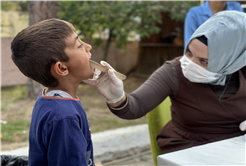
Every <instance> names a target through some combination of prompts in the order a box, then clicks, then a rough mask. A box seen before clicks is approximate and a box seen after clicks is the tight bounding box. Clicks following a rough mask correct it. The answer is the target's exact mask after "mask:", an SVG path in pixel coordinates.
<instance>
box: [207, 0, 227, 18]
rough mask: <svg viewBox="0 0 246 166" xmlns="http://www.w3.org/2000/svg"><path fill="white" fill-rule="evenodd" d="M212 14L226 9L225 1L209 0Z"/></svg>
mask: <svg viewBox="0 0 246 166" xmlns="http://www.w3.org/2000/svg"><path fill="white" fill-rule="evenodd" d="M209 6H210V8H211V12H212V14H213V15H214V14H216V13H218V12H220V11H223V10H225V9H226V1H209Z"/></svg>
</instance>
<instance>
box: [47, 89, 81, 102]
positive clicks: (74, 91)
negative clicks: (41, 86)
mask: <svg viewBox="0 0 246 166" xmlns="http://www.w3.org/2000/svg"><path fill="white" fill-rule="evenodd" d="M77 89H78V87H77V88H69V87H66V88H62V87H47V88H46V89H45V92H44V93H45V95H46V94H47V93H48V92H50V91H53V90H61V91H64V92H66V93H68V94H69V95H70V96H72V98H74V99H77V95H76V92H77Z"/></svg>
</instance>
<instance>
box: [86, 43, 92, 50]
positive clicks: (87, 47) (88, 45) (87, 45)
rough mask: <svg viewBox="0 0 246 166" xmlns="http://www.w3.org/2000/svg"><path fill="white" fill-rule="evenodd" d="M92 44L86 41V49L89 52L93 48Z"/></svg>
mask: <svg viewBox="0 0 246 166" xmlns="http://www.w3.org/2000/svg"><path fill="white" fill-rule="evenodd" d="M91 48H92V46H91V45H90V44H87V43H86V51H87V52H89V51H90V50H91Z"/></svg>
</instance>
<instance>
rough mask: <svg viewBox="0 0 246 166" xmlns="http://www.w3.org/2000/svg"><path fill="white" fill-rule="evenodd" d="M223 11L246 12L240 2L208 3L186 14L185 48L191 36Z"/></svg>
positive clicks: (193, 8)
mask: <svg viewBox="0 0 246 166" xmlns="http://www.w3.org/2000/svg"><path fill="white" fill-rule="evenodd" d="M223 10H237V11H241V12H244V10H243V8H242V7H241V4H240V3H239V2H235V1H232V2H229V1H228V2H227V1H206V2H205V3H204V4H203V5H200V6H195V7H192V8H191V9H190V10H189V11H188V13H187V14H186V18H185V24H184V47H186V45H187V43H188V41H189V40H190V37H191V35H192V34H193V33H194V32H195V30H196V29H197V28H198V27H199V26H200V25H202V24H203V23H204V22H205V21H206V20H207V19H208V18H210V17H211V16H212V15H214V14H216V13H218V12H220V11H223Z"/></svg>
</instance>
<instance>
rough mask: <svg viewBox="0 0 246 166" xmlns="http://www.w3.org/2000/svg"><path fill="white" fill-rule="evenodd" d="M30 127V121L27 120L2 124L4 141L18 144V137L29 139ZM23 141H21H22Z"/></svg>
mask: <svg viewBox="0 0 246 166" xmlns="http://www.w3.org/2000/svg"><path fill="white" fill-rule="evenodd" d="M29 126H30V121H27V120H15V121H11V122H7V123H6V124H4V123H2V124H1V134H2V138H1V140H2V141H8V142H16V138H15V137H16V136H17V137H21V138H22V139H23V138H25V137H27V135H28V132H26V131H29ZM22 139H21V140H22Z"/></svg>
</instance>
